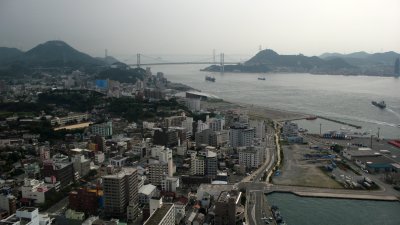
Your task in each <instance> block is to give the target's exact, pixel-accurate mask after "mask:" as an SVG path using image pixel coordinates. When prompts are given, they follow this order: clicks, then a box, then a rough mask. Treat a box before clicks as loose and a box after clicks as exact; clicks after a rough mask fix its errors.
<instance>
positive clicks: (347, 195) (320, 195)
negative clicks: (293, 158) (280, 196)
mask: <svg viewBox="0 0 400 225" xmlns="http://www.w3.org/2000/svg"><path fill="white" fill-rule="evenodd" d="M272 193H290V194H294V195H297V196H300V197H314V198H337V199H356V200H374V201H399V200H400V199H399V198H398V197H396V196H392V195H374V194H373V193H371V194H357V193H331V192H308V191H286V190H271V191H266V192H265V194H267V195H268V194H272Z"/></svg>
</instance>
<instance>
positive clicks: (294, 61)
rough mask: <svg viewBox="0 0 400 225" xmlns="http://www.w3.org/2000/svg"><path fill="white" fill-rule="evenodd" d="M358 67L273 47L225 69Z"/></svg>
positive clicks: (315, 70) (327, 69)
mask: <svg viewBox="0 0 400 225" xmlns="http://www.w3.org/2000/svg"><path fill="white" fill-rule="evenodd" d="M354 69H356V67H355V66H353V65H351V64H349V63H347V62H346V61H344V60H342V59H339V58H334V59H327V60H325V59H321V58H319V57H317V56H311V57H309V56H304V55H302V54H300V55H280V54H278V53H276V52H275V51H273V50H271V49H265V50H262V51H259V52H258V53H257V54H256V55H255V56H253V57H252V58H251V59H249V60H248V61H246V62H245V63H244V64H240V65H227V66H225V71H231V72H298V73H319V74H326V73H331V74H341V73H349V72H351V71H353V70H354ZM204 70H206V71H219V70H220V67H219V66H216V65H214V66H211V67H208V68H206V69H204Z"/></svg>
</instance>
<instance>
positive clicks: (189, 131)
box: [181, 117, 193, 138]
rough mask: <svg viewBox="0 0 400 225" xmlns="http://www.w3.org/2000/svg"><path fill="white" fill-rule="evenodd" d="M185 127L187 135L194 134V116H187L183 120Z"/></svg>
mask: <svg viewBox="0 0 400 225" xmlns="http://www.w3.org/2000/svg"><path fill="white" fill-rule="evenodd" d="M181 126H182V127H183V128H185V130H186V137H187V138H189V137H191V136H192V135H193V118H192V117H186V119H185V120H184V121H182V125H181Z"/></svg>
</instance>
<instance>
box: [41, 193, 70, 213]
mask: <svg viewBox="0 0 400 225" xmlns="http://www.w3.org/2000/svg"><path fill="white" fill-rule="evenodd" d="M68 203H69V201H68V196H67V197H65V198H63V199H61V200H60V201H59V202H57V203H56V204H54V205H52V206H51V207H50V208H48V209H47V210H46V211H45V212H43V213H48V214H58V213H60V212H61V211H63V210H64V209H66V207H67V205H68Z"/></svg>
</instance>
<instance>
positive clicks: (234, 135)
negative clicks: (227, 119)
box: [229, 124, 255, 148]
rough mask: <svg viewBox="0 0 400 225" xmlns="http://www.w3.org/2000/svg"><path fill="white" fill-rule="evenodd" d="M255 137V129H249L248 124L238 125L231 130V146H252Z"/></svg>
mask: <svg viewBox="0 0 400 225" xmlns="http://www.w3.org/2000/svg"><path fill="white" fill-rule="evenodd" d="M254 137H255V129H254V128H248V126H247V124H236V125H235V126H232V127H231V128H230V130H229V144H230V145H231V147H233V148H237V147H241V146H251V145H252V143H253V138H254Z"/></svg>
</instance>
